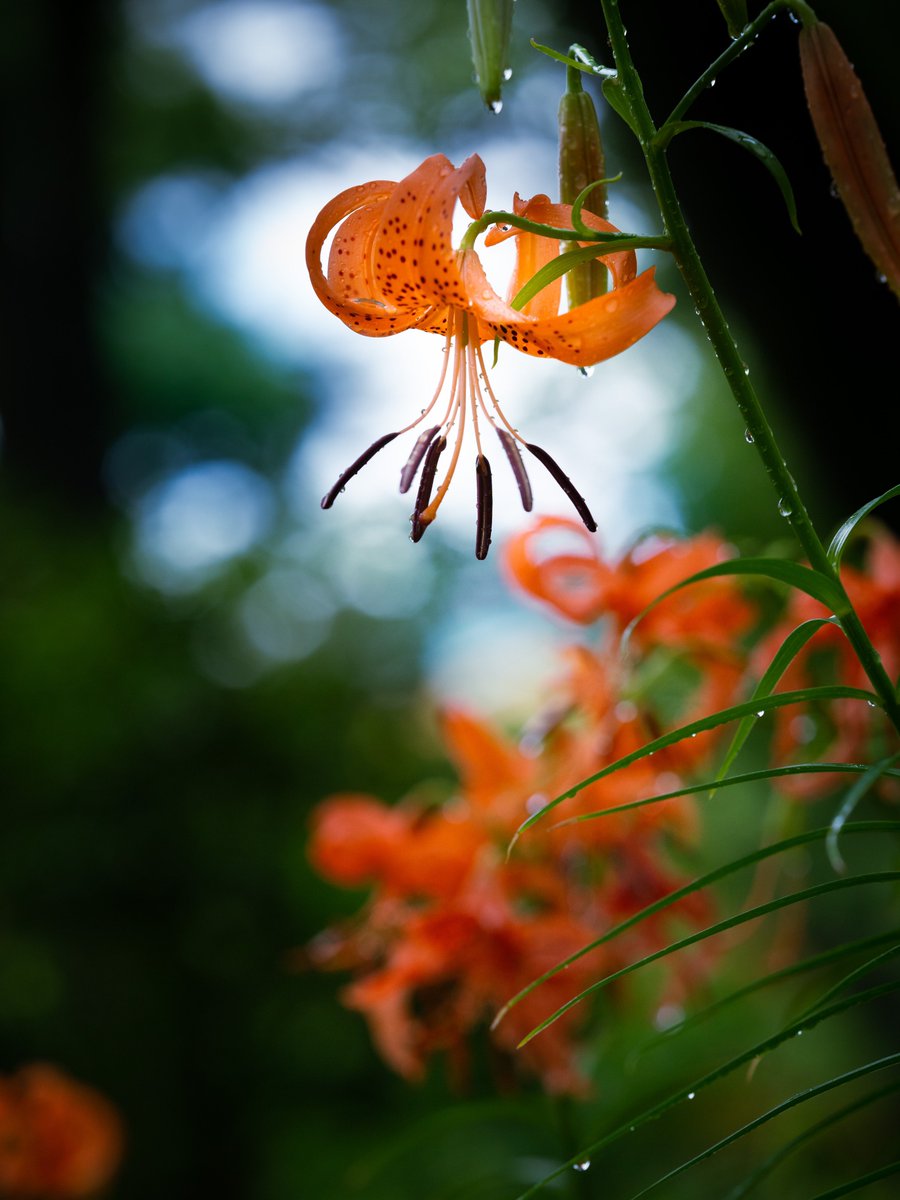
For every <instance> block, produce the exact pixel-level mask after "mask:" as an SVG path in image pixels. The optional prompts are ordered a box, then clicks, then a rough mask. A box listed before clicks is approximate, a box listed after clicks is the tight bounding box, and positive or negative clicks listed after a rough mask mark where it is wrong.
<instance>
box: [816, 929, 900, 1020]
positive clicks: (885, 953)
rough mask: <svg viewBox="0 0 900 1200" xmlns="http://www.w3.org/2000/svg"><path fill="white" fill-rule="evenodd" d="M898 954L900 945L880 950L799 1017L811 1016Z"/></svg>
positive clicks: (840, 980) (839, 981)
mask: <svg viewBox="0 0 900 1200" xmlns="http://www.w3.org/2000/svg"><path fill="white" fill-rule="evenodd" d="M898 954H900V944H898V945H895V946H890V947H889V948H888V949H887V950H882V952H881V953H880V954H876V955H875V957H874V958H870V959H867V960H866V962H864V963H862V965H861V966H858V967H856V969H855V970H853V971H851V972H850V973H849V974H847V975H845V976H844V977H843V979H839V980H838V982H837V983H835V984H834V985H833V986H832V987H830V988H829V989H828V991H827V992H825V994H824V995H822V996H820V997H819V998H818V1000H816V1001H815V1002H814V1003H813V1004H810V1005H809V1007H808V1008H805V1009H804V1010H803V1013H802V1014H801V1016H803V1017H809V1016H812V1014H813V1013H815V1012H816V1011H817V1010H818V1009H820V1008H821V1007H822V1006H823V1005H827V1004H828V1003H829V1001H831V1000H833V999H834V998H835V997H836V996H839V995H840V994H841V992H846V991H847V990H848V989H849V988H851V987H852V986H853V984H854V983H858V982H859V980H860V979H864V978H865V977H866V975H868V974H869V973H870V972H871V971H874V970H875V969H876V968H878V967H880V966H883V965H884V963H886V962H890V961H891V959H892V958H896V957H897V955H898Z"/></svg>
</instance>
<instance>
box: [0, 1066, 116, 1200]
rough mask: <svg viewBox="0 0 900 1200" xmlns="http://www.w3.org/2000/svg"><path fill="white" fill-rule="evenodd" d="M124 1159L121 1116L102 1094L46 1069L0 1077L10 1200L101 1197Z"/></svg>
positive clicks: (0, 1164) (0, 1185)
mask: <svg viewBox="0 0 900 1200" xmlns="http://www.w3.org/2000/svg"><path fill="white" fill-rule="evenodd" d="M121 1157H122V1126H121V1122H120V1120H119V1116H118V1114H117V1113H116V1110H115V1109H114V1108H113V1106H112V1105H111V1104H110V1103H109V1102H108V1101H107V1100H106V1099H104V1097H103V1096H101V1095H100V1094H99V1093H98V1092H95V1091H94V1090H93V1089H92V1088H89V1087H86V1086H85V1085H84V1084H81V1083H76V1082H75V1081H74V1080H72V1079H70V1078H68V1077H67V1076H66V1075H64V1074H63V1073H62V1072H61V1071H59V1070H57V1069H56V1068H55V1067H52V1066H48V1065H45V1064H41V1063H38V1064H33V1065H30V1066H26V1067H23V1068H22V1069H21V1070H19V1071H17V1072H16V1074H14V1075H7V1076H0V1197H2V1198H3V1200H80V1198H81V1197H90V1196H95V1195H97V1194H98V1193H99V1192H100V1191H101V1190H102V1189H103V1188H105V1187H106V1186H107V1184H108V1183H109V1182H110V1180H111V1179H112V1177H113V1175H114V1174H115V1172H116V1169H117V1167H118V1165H119V1160H120V1159H121Z"/></svg>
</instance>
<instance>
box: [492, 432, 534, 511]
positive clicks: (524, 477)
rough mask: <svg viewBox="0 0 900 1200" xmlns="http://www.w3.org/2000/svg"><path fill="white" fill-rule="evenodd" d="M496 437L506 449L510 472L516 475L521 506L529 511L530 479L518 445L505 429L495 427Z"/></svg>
mask: <svg viewBox="0 0 900 1200" xmlns="http://www.w3.org/2000/svg"><path fill="white" fill-rule="evenodd" d="M497 437H498V438H499V439H500V444H501V445H502V447H503V449H504V450H505V451H506V457H507V458H508V459H509V465H510V466H511V467H512V473H513V475H515V477H516V484H517V485H518V488H519V495H520V496H521V498H522V507H523V508H524V509H525V511H526V512H531V506H532V504H533V503H534V499H533V497H532V495H531V481H530V480H529V478H528V472H527V471H526V470H525V464H524V463H523V462H522V455H521V454H520V453H519V447H518V446H517V445H516V439H515V438H514V437H513V435H512V434H511V433H507V431H506V430H505V429H499V428H498V429H497Z"/></svg>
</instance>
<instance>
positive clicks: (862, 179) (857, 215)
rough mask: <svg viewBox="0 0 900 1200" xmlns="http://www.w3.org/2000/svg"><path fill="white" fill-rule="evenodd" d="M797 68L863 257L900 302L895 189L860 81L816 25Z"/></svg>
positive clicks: (899, 199)
mask: <svg viewBox="0 0 900 1200" xmlns="http://www.w3.org/2000/svg"><path fill="white" fill-rule="evenodd" d="M800 65H801V67H802V69H803V86H804V88H805V90H806V101H807V104H808V105H809V111H810V114H811V116H812V120H813V125H814V126H815V130H816V136H817V137H818V139H819V145H820V146H821V147H822V153H823V155H824V156H825V162H826V163H827V164H828V169H829V170H830V171H831V176H832V178H833V180H834V185H835V188H836V189H837V193H838V195H839V196H840V198H841V201H842V203H843V205H844V208H846V210H847V213H848V215H849V217H850V220H851V221H852V222H853V228H854V230H855V231H856V236H857V237H858V238H859V240H860V242H861V243H862V247H863V249H864V250H865V252H866V254H868V256H869V258H871V260H872V262H873V263H874V264H875V266H876V268H877V270H878V273H879V275H880V276H882V277H883V278H884V280H885V281H886V282H887V283H888V284H889V285H890V287H891V289H892V290H893V292H894V293H895V294H896V295H897V296H900V189H898V187H897V180H896V178H895V176H894V172H893V170H892V168H891V163H890V160H889V158H888V156H887V151H886V150H885V147H884V141H883V140H882V137H881V133H880V131H879V129H878V125H877V124H876V121H875V117H874V114H873V113H872V109H871V107H870V106H869V102H868V100H867V99H866V97H865V93H864V92H863V90H862V85H861V84H860V82H859V78H858V77H857V74H856V72H855V71H854V69H853V66H852V64H851V63H850V61H849V60H848V58H847V56H846V54H845V53H844V51H843V50H842V49H841V45H840V43H839V42H838V40H837V38H836V37H835V35H834V33H833V32H832V30H831V29H830V28H829V27H828V26H827V25H825V24H823V23H822V22H821V21H815V22H812V23H810V24H806V25H804V27H803V28H802V29H801V31H800Z"/></svg>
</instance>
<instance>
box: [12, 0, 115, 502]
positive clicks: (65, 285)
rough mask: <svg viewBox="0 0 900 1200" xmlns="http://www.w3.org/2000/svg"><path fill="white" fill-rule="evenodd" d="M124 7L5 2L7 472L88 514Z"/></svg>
mask: <svg viewBox="0 0 900 1200" xmlns="http://www.w3.org/2000/svg"><path fill="white" fill-rule="evenodd" d="M117 7H118V5H117V3H116V0H77V2H72V0H26V2H23V0H5V3H3V4H0V10H2V13H3V28H4V39H3V49H2V51H0V54H2V75H3V80H4V83H3V90H4V93H5V95H4V97H3V111H4V122H3V135H2V136H3V158H4V161H5V163H6V172H5V174H6V182H5V185H4V187H3V192H2V201H0V204H2V208H0V213H2V217H0V224H2V234H0V236H2V249H0V256H2V257H0V279H2V285H0V286H2V297H3V300H2V309H0V322H2V340H3V353H2V361H3V386H2V392H0V415H2V420H3V446H2V467H3V472H4V474H5V475H6V476H7V478H8V479H10V480H11V482H12V483H13V485H14V486H16V487H21V486H24V487H25V488H26V489H28V490H31V491H34V490H36V491H39V492H41V491H43V492H47V493H49V494H50V495H51V496H54V495H55V497H56V498H57V499H59V500H62V501H63V502H64V503H66V504H67V505H70V506H74V507H76V508H85V507H87V508H90V507H92V506H95V505H97V504H99V503H100V502H101V501H102V496H103V488H102V482H101V466H102V461H103V454H104V450H105V445H106V437H107V430H108V425H109V409H110V395H109V386H108V383H107V381H106V379H105V377H104V370H103V365H102V362H101V360H100V355H99V353H98V347H97V338H96V329H95V321H96V315H95V311H94V307H95V305H94V302H95V298H96V291H97V277H98V273H99V271H100V269H101V267H102V264H103V260H104V256H105V252H106V237H107V233H106V229H107V222H106V212H105V198H104V195H103V189H102V185H101V180H100V173H99V170H98V164H99V163H100V160H101V153H100V147H101V142H102V138H103V133H104V128H105V124H106V121H105V105H106V101H107V97H106V96H105V94H104V92H105V86H104V85H105V71H106V63H107V61H108V59H107V52H108V47H109V41H110V33H111V29H112V28H113V24H112V18H113V17H114V15H115V12H116V9H117Z"/></svg>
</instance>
